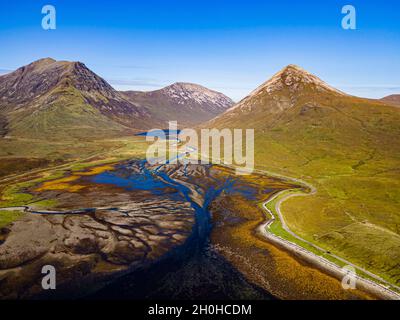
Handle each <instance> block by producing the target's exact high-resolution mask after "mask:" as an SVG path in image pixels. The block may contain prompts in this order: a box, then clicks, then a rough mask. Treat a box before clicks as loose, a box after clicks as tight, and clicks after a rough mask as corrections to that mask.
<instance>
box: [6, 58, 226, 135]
mask: <svg viewBox="0 0 400 320" xmlns="http://www.w3.org/2000/svg"><path fill="white" fill-rule="evenodd" d="M232 105H233V101H232V100H230V99H229V98H228V97H226V96H224V95H223V94H221V93H218V92H215V91H212V90H209V89H207V88H205V87H202V86H200V85H196V84H189V83H176V84H173V85H171V86H168V87H166V88H164V89H160V90H156V91H152V92H134V91H131V92H119V91H117V90H115V89H114V88H113V87H112V86H111V85H110V84H108V83H107V81H105V80H104V79H103V78H101V77H99V76H98V75H97V74H95V73H94V72H92V71H91V70H89V69H88V68H87V67H86V65H85V64H83V63H81V62H70V61H56V60H54V59H51V58H45V59H40V60H37V61H35V62H32V63H30V64H28V65H26V66H23V67H21V68H19V69H17V70H15V71H14V72H11V73H8V74H5V75H2V76H0V137H1V136H5V135H9V136H20V137H29V138H38V139H50V138H51V139H53V138H55V139H64V138H69V137H72V138H98V137H112V136H120V135H125V134H132V132H133V131H132V130H135V131H136V132H137V131H144V130H148V129H151V128H160V127H161V128H164V127H165V126H166V125H167V122H168V121H174V120H177V121H178V123H181V124H182V125H193V124H196V123H200V122H203V121H206V120H209V119H211V118H213V117H214V116H216V115H218V114H220V113H222V112H223V111H225V110H226V109H227V108H228V107H230V106H232Z"/></svg>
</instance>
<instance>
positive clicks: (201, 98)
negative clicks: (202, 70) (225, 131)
mask: <svg viewBox="0 0 400 320" xmlns="http://www.w3.org/2000/svg"><path fill="white" fill-rule="evenodd" d="M123 94H124V95H125V96H126V97H127V98H128V99H129V100H130V101H131V102H132V103H135V104H137V105H140V106H142V107H144V108H146V109H148V110H149V112H150V113H151V114H152V115H153V117H155V118H156V119H160V120H161V121H164V122H165V123H167V121H170V120H171V121H172V120H177V121H178V124H181V125H196V124H199V123H202V122H205V121H208V120H210V119H212V118H214V117H215V116H217V115H219V114H221V113H223V112H224V111H226V110H227V109H228V108H230V107H231V106H232V105H233V104H234V102H233V101H232V99H230V98H228V97H227V96H225V95H224V94H222V93H220V92H217V91H213V90H210V89H208V88H205V87H203V86H201V85H198V84H193V83H183V82H177V83H174V84H172V85H170V86H167V87H165V88H162V89H159V90H155V91H149V92H141V91H126V92H123Z"/></svg>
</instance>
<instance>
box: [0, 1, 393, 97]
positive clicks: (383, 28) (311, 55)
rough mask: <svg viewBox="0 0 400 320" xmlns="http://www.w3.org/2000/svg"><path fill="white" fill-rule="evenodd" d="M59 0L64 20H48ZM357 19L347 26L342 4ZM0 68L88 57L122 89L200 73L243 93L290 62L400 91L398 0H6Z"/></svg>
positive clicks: (358, 86) (358, 84) (365, 87)
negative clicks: (50, 24)
mask: <svg viewBox="0 0 400 320" xmlns="http://www.w3.org/2000/svg"><path fill="white" fill-rule="evenodd" d="M46 4H51V5H54V6H55V8H56V10H57V29H56V30H48V31H45V30H43V29H42V27H41V20H42V17H43V15H42V14H41V9H42V6H44V5H46ZM346 4H351V5H353V6H354V7H355V8H356V10H357V29H356V30H344V29H342V27H341V20H342V17H343V15H342V13H341V8H342V7H343V6H344V5H346ZM0 48H1V49H0V72H2V73H4V72H7V71H8V70H13V69H15V68H17V67H20V66H22V65H25V64H27V63H29V62H32V61H34V60H36V59H39V58H43V57H53V58H55V59H57V60H73V61H82V62H84V63H85V64H86V65H87V66H88V67H89V68H91V69H92V70H93V71H95V72H96V73H98V74H99V75H100V76H102V77H103V78H105V79H106V80H108V81H109V82H110V83H111V84H112V85H113V86H114V87H116V88H117V89H121V90H128V89H137V90H154V89H157V88H160V87H163V86H165V85H168V84H171V83H173V82H176V81H184V82H194V83H199V84H202V85H205V86H207V87H209V88H212V89H215V90H218V91H221V92H223V93H225V94H227V95H229V96H230V97H232V98H233V99H235V100H239V99H240V98H242V97H244V96H246V95H247V94H248V93H249V92H250V91H251V90H253V89H254V88H256V87H257V86H258V85H260V84H261V83H262V82H264V81H265V80H267V79H268V78H269V77H271V76H272V75H273V74H274V73H275V72H277V71H279V70H280V69H281V68H283V67H284V66H286V65H288V64H298V65H300V66H302V67H303V68H305V69H307V70H308V71H310V72H312V73H314V74H316V75H318V76H319V77H321V78H322V79H323V80H325V81H327V82H328V83H330V84H331V85H334V86H336V87H338V88H339V89H341V90H343V91H346V92H348V93H351V94H355V95H360V96H366V97H375V98H378V97H382V96H385V95H388V94H392V93H400V62H399V61H400V1H397V0H387V1H378V0H363V1H358V0H357V1H355V0H347V1H339V0H325V1H314V0H303V1H302V0H298V1H294V0H279V1H276V0H274V1H268V0H263V1H262V0H246V1H234V0H230V1H228V0H219V1H218V0H214V1H211V0H196V1H195V0H186V1H178V0H168V1H167V0H158V1H157V0H146V1H135V0H131V1H101V0H98V1H96V2H95V1H89V0H87V1H77V0H65V1H54V0H47V1H24V0H18V1H12V2H9V1H8V2H7V3H4V1H2V2H1V3H0Z"/></svg>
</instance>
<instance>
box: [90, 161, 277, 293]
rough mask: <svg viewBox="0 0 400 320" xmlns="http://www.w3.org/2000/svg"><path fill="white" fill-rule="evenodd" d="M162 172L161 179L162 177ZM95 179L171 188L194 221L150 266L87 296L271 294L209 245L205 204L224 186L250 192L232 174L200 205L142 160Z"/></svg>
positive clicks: (133, 186) (130, 186) (125, 185)
mask: <svg viewBox="0 0 400 320" xmlns="http://www.w3.org/2000/svg"><path fill="white" fill-rule="evenodd" d="M160 178H161V179H160ZM93 182H95V183H102V184H104V183H106V184H112V185H116V186H119V187H123V188H125V189H127V190H137V189H140V190H150V191H152V192H154V193H155V194H159V195H161V194H162V189H164V188H165V187H169V188H173V189H175V190H176V194H175V195H173V196H175V197H176V199H177V200H181V201H182V200H185V201H188V202H190V203H191V205H192V207H193V209H194V210H195V213H196V223H195V226H194V228H193V232H192V235H191V236H190V237H189V239H188V240H187V242H186V243H185V244H184V245H183V246H181V247H179V248H176V249H174V250H172V251H171V252H170V253H169V254H168V255H167V257H165V258H163V259H162V260H160V261H159V262H157V263H155V264H153V265H151V266H150V267H146V268H141V269H139V270H136V271H134V272H132V273H129V274H126V275H124V276H122V277H120V278H118V279H116V280H114V281H113V282H111V283H109V284H107V285H106V286H105V287H103V288H102V289H101V290H100V291H98V292H96V293H94V294H91V295H90V296H88V297H87V298H88V299H103V298H104V299H272V298H273V297H272V295H271V294H269V293H268V292H266V291H265V290H263V289H261V288H259V287H257V286H255V285H253V284H251V283H249V282H248V281H247V280H246V279H245V278H244V277H243V276H242V274H241V273H240V272H239V271H237V270H236V269H235V268H234V267H233V266H232V265H231V264H230V263H229V262H228V261H226V260H225V259H224V258H223V257H222V256H221V255H219V254H218V253H217V252H215V250H213V249H212V246H211V245H210V240H209V235H210V231H211V228H212V223H211V217H210V213H209V211H208V206H209V204H210V203H211V202H212V201H213V200H214V199H215V198H216V197H218V195H219V194H220V193H221V192H222V191H224V192H228V193H229V192H232V193H235V192H239V193H241V194H243V195H245V196H246V197H249V198H252V197H253V196H254V195H253V191H252V190H251V189H250V188H249V189H247V188H243V186H241V187H236V186H235V181H234V179H230V178H228V179H226V180H225V181H222V182H221V183H220V184H219V185H218V187H212V188H208V189H207V191H206V195H205V200H204V204H203V205H202V206H199V205H198V204H197V203H195V202H194V201H192V200H191V199H190V197H189V194H190V192H191V191H190V189H189V188H187V187H186V186H184V185H182V184H180V183H177V182H176V181H174V180H172V179H171V178H170V177H169V176H168V174H167V173H165V172H163V171H161V170H149V169H147V168H145V167H144V165H143V164H142V166H141V171H140V173H137V172H136V173H135V172H132V171H131V170H130V169H129V164H127V165H125V166H120V167H119V168H117V170H115V171H112V172H105V173H101V174H99V175H97V176H95V177H93Z"/></svg>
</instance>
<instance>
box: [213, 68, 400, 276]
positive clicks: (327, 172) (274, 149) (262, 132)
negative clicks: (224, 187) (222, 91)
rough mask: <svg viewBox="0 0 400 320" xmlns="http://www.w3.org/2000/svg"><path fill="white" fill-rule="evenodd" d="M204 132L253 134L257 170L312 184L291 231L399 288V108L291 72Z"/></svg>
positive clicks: (287, 206) (297, 203) (295, 206)
mask: <svg viewBox="0 0 400 320" xmlns="http://www.w3.org/2000/svg"><path fill="white" fill-rule="evenodd" d="M206 126H207V127H218V128H254V129H255V159H256V160H255V161H256V166H257V167H259V168H263V169H268V170H271V171H275V172H279V173H281V174H285V175H288V176H293V177H300V178H303V179H305V180H307V181H309V182H310V183H312V184H313V185H314V186H315V187H316V188H317V190H318V193H317V194H316V195H313V196H308V197H297V198H291V199H289V200H288V201H287V202H285V203H284V204H283V207H282V208H283V213H284V215H285V219H286V221H287V223H288V225H289V226H290V228H291V229H292V230H293V231H295V232H296V233H298V234H299V235H301V236H302V237H304V238H306V239H307V240H310V241H314V242H316V243H318V244H319V245H321V246H323V247H325V248H326V249H328V250H330V251H332V252H335V253H337V254H339V255H341V256H343V257H345V258H347V259H348V260H350V261H353V262H354V263H357V264H359V265H361V266H364V267H366V268H367V269H369V270H371V271H373V272H376V273H378V274H380V275H382V276H383V277H385V278H386V279H388V280H390V281H392V282H393V283H397V284H399V283H400V273H399V269H398V266H399V263H400V188H399V187H400V182H399V181H400V171H399V167H400V144H399V143H398V138H399V136H400V110H399V108H396V107H392V106H389V105H386V104H385V103H383V102H381V101H377V100H368V99H362V98H357V97H352V96H348V95H346V94H344V93H342V92H340V91H337V90H335V89H333V88H331V87H330V86H328V85H327V84H325V83H324V82H322V81H321V80H320V79H318V78H317V77H315V76H313V75H311V74H309V73H308V72H306V71H304V70H302V69H301V68H299V67H296V66H288V67H287V68H285V69H284V70H282V71H281V72H279V73H278V74H276V75H275V76H274V77H273V78H272V79H271V80H269V81H267V82H266V83H264V84H263V85H261V86H260V87H259V88H258V89H256V90H255V91H253V92H252V93H251V94H250V95H249V96H248V97H246V98H245V99H243V100H242V101H241V102H239V103H238V104H237V105H235V106H234V107H232V108H231V109H229V110H228V111H227V112H226V113H224V114H222V115H221V116H219V117H217V118H216V119H214V120H212V121H211V122H209V123H208V124H207V125H206Z"/></svg>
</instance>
